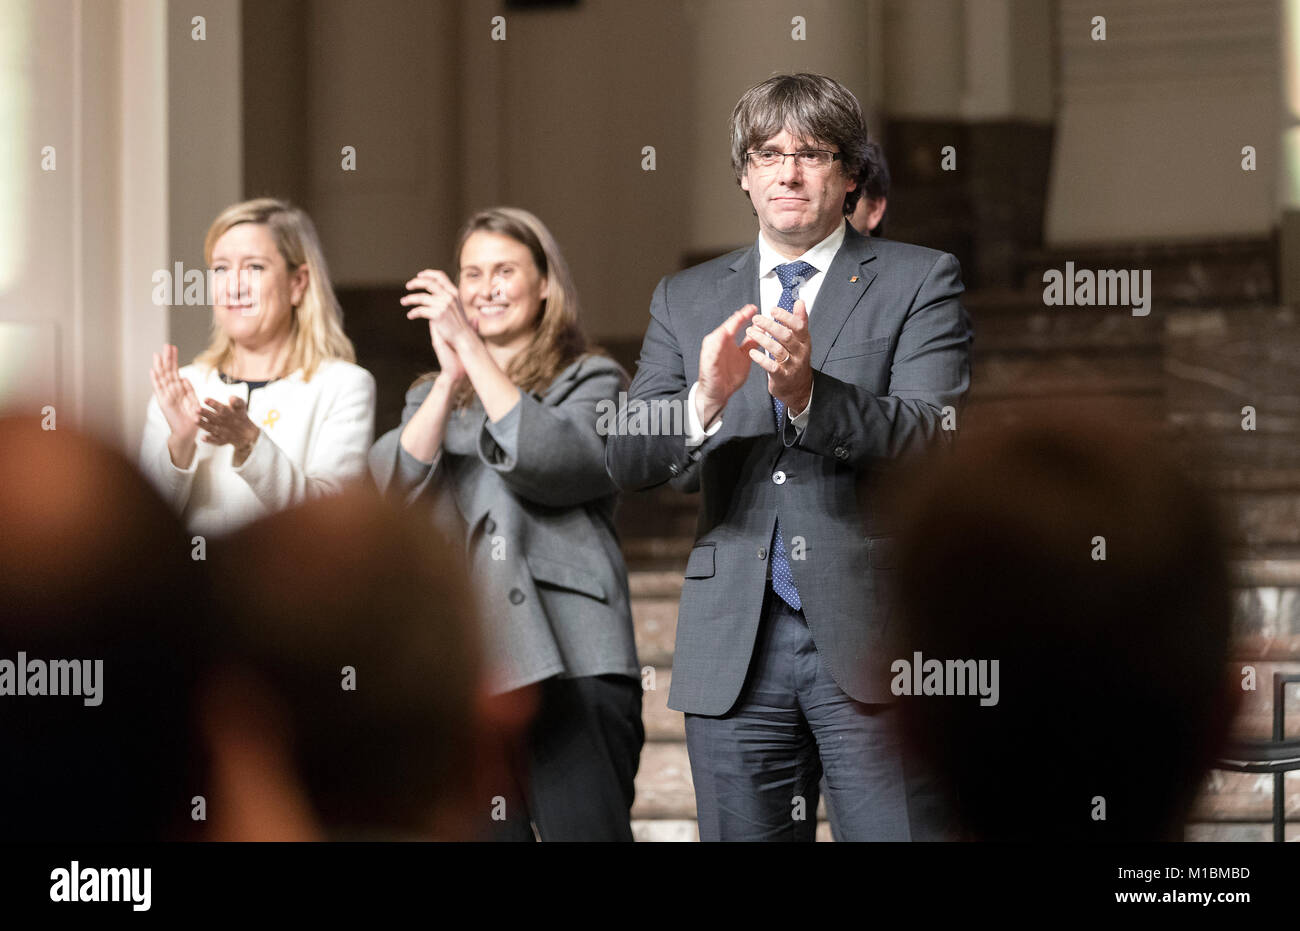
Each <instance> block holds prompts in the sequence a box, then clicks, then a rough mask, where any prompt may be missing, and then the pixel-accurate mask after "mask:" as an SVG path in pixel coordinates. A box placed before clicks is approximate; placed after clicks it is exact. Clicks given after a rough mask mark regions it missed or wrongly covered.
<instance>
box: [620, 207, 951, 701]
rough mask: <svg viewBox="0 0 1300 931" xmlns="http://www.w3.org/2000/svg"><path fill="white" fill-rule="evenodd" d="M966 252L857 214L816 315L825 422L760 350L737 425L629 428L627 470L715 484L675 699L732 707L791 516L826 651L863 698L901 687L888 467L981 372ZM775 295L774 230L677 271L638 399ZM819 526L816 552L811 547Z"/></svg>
mask: <svg viewBox="0 0 1300 931" xmlns="http://www.w3.org/2000/svg"><path fill="white" fill-rule="evenodd" d="M962 290H963V289H962V284H961V278H960V267H959V265H958V263H957V260H956V259H954V258H953V257H952V256H951V255H948V254H946V253H941V252H936V251H935V250H933V249H924V248H921V247H919V246H912V245H906V244H904V243H898V242H892V241H889V240H879V239H868V238H866V237H864V236H862V235H860V234H859V233H857V231H855V230H854V229H853V227H852V226H850V227H848V230H847V232H846V234H845V239H844V244H843V245H842V246H841V247H840V250H839V252H837V253H836V254H835V257H834V259H833V260H832V261H831V264H830V267H829V268H828V269H827V270H826V278H825V279H824V280H823V282H822V284H821V290H820V291H818V294H817V300H816V302H815V303H814V305H813V310H812V314H811V317H810V320H809V329H810V330H811V334H812V365H813V370H814V371H813V396H812V408H811V411H810V414H809V421H808V426H807V429H806V430H804V432H803V433H802V434H799V433H798V432H797V431H796V430H795V428H794V426H793V425H791V424H790V423H789V419H788V418H787V419H786V424H785V430H784V435H782V434H779V433H778V432H777V428H776V418H775V415H774V414H773V411H772V402H771V396H770V395H769V394H768V393H767V374H766V373H765V372H764V371H763V370H762V369H761V368H759V367H758V366H757V365H755V366H753V368H752V370H751V372H750V374H749V379H748V381H746V382H745V384H744V385H743V386H742V387H741V389H740V390H739V391H738V392H737V393H736V394H735V395H733V396H732V398H731V399H730V400H729V401H728V403H727V406H726V408H725V409H724V411H723V413H722V427H721V429H720V430H718V432H717V433H716V434H714V435H713V436H712V437H709V438H708V439H706V440H705V441H704V442H703V443H702V444H701V445H700V446H698V447H695V448H694V449H689V448H688V447H687V446H686V444H685V441H684V438H683V437H682V436H681V435H676V436H666V435H662V433H661V434H660V435H653V434H652V435H648V436H647V435H635V436H634V435H622V434H620V435H616V436H611V437H610V440H609V443H608V445H607V446H606V451H605V454H606V465H607V467H608V469H609V472H610V475H611V476H612V477H613V479H614V481H615V482H617V483H618V485H619V487H621V488H623V489H625V490H635V489H641V488H649V487H652V486H655V485H659V484H662V483H663V482H670V483H672V484H673V485H674V486H675V487H678V488H680V489H682V490H686V491H698V492H700V494H701V497H702V500H701V507H700V516H699V523H698V526H697V529H696V540H695V545H694V548H693V549H692V550H691V553H690V557H689V559H688V561H687V565H686V573H685V576H686V577H685V580H684V582H683V585H682V597H681V604H680V607H679V609H678V619H677V647H676V653H675V655H674V659H673V676H672V686H671V688H670V691H669V696H668V706H669V707H670V708H673V709H675V710H678V711H687V712H692V713H696V714H705V715H720V714H724V713H726V712H727V711H728V709H730V708H731V706H732V705H733V704H734V703H735V701H736V698H737V697H738V696H739V694H740V691H741V687H742V686H743V684H744V681H745V674H746V672H747V670H748V668H749V662H750V658H751V655H752V653H753V650H754V643H755V640H756V637H757V634H758V626H759V621H760V614H761V611H762V606H763V595H764V591H765V587H766V586H765V579H766V578H767V575H768V573H769V567H768V562H769V555H770V554H769V552H768V549H769V546H770V543H771V540H772V531H773V528H774V525H775V522H776V518H777V515H778V514H779V515H780V518H781V527H782V530H783V532H784V535H785V538H786V541H787V551H788V552H789V553H790V555H791V560H790V565H791V569H792V571H793V573H794V578H795V583H796V584H797V586H798V588H799V595H800V597H801V599H802V601H803V612H804V616H805V618H806V620H807V622H808V627H809V630H810V631H811V633H812V636H813V640H814V642H815V643H816V645H817V650H818V652H819V654H820V655H821V657H822V658H823V660H824V661H825V662H826V664H827V666H828V668H829V670H830V672H831V675H832V676H833V677H834V678H835V681H836V682H837V683H838V684H839V686H840V687H841V688H842V689H843V690H844V691H845V692H846V693H848V694H849V695H850V696H852V697H853V698H855V699H857V700H858V701H863V702H883V701H891V700H892V699H893V696H892V694H891V693H890V690H889V682H890V673H889V664H890V662H892V660H893V659H895V658H897V657H894V656H891V655H890V652H891V648H890V647H889V646H888V645H887V643H886V634H887V633H888V627H889V615H890V600H889V598H888V579H889V570H890V567H891V566H892V565H893V559H892V555H891V549H892V533H891V530H892V528H891V527H889V526H888V525H887V519H886V518H884V516H883V515H882V514H881V513H880V510H879V502H878V500H877V498H878V495H877V491H878V489H879V487H880V485H879V480H880V478H881V475H882V472H883V471H884V470H886V469H887V468H889V467H890V466H891V465H894V464H897V463H900V462H902V461H905V460H906V459H907V458H908V457H911V456H914V455H916V454H918V453H920V452H922V451H923V450H925V449H926V448H927V447H930V446H931V445H932V444H934V443H935V442H936V441H938V442H945V441H946V440H948V439H949V438H950V437H951V433H950V432H948V431H945V430H943V429H942V418H943V413H942V409H943V408H944V407H945V406H947V405H952V406H953V407H954V408H957V407H958V406H959V405H960V403H961V401H962V398H963V396H964V395H965V393H966V390H967V388H968V386H969V384H970V364H969V345H970V340H971V336H972V331H971V329H970V323H969V318H968V317H967V315H966V311H965V310H964V309H963V308H962V306H961V304H960V302H959V301H958V295H960V294H961V292H962ZM758 303H759V288H758V248H757V244H755V245H754V246H751V247H750V248H748V249H741V250H738V251H736V252H732V253H731V254H729V255H725V256H722V257H721V258H718V259H714V260H713V261H710V262H705V263H704V264H702V265H697V266H695V267H693V268H689V269H686V270H685V271H683V272H680V273H678V274H676V275H672V276H670V277H667V278H665V279H663V280H662V281H660V282H659V285H658V287H657V288H656V289H655V292H654V297H653V298H652V300H651V303H650V323H649V326H648V328H647V330H646V335H645V341H644V343H643V344H642V347H641V358H640V361H639V362H638V365H637V372H636V378H635V379H634V380H633V382H632V387H631V389H630V390H629V392H628V397H629V399H630V400H632V401H635V400H637V399H652V398H658V399H670V400H675V401H678V402H680V403H681V404H685V403H686V398H687V394H688V391H689V389H690V386H691V384H692V383H693V382H694V381H695V380H696V378H697V377H698V368H699V356H700V343H701V341H702V340H703V339H704V337H705V335H706V334H708V333H709V332H710V331H711V330H713V329H715V328H716V327H717V326H718V325H720V324H721V323H722V322H723V321H724V320H725V319H726V318H727V316H728V315H729V314H732V313H734V312H735V311H736V310H738V309H739V308H741V307H743V306H745V305H746V304H758ZM800 539H801V540H802V550H801V551H802V555H803V558H802V559H800V558H798V555H799V554H798V552H796V546H798V545H799V542H800Z"/></svg>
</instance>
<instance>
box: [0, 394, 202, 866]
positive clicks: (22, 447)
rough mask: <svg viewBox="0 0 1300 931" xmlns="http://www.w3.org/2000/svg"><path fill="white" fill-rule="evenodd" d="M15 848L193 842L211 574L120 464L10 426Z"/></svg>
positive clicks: (3, 683)
mask: <svg viewBox="0 0 1300 931" xmlns="http://www.w3.org/2000/svg"><path fill="white" fill-rule="evenodd" d="M0 526H3V528H4V532H3V533H0V800H3V801H2V803H0V840H3V841H15V840H25V841H129V840H161V839H180V838H182V837H186V836H191V835H192V834H193V828H194V822H193V821H192V820H191V818H190V813H191V799H192V797H193V796H194V795H195V794H196V791H197V787H198V786H199V779H198V778H197V766H198V765H199V757H198V755H197V753H196V752H195V749H196V748H195V746H194V745H193V743H192V740H191V735H192V734H193V732H194V729H193V727H192V723H193V721H194V715H193V710H194V705H193V696H194V684H195V682H196V679H197V668H198V664H199V661H200V657H201V656H202V654H203V647H202V639H201V634H202V631H203V628H204V619H203V606H204V605H205V604H206V600H207V599H206V597H205V594H204V590H203V587H202V576H201V573H200V570H201V567H202V563H200V562H197V561H196V560H194V559H193V558H192V555H191V550H192V546H191V544H190V540H189V538H188V536H187V535H186V534H185V533H184V532H183V531H182V528H181V525H180V523H179V521H178V520H177V518H176V517H175V516H174V515H173V514H172V512H171V510H170V509H169V508H168V507H167V506H166V505H165V504H164V503H163V502H162V500H161V499H160V498H159V497H158V496H157V495H156V494H155V492H154V491H153V489H152V488H151V487H150V486H149V485H148V483H147V482H146V481H145V479H144V478H143V477H142V476H141V475H139V474H138V473H137V472H136V471H135V469H134V468H133V467H132V466H131V465H130V464H129V463H128V462H127V461H126V460H125V459H124V458H123V457H122V456H121V455H119V454H118V453H116V452H114V451H112V450H110V449H108V448H106V447H104V446H102V445H100V444H99V443H97V442H95V441H93V440H90V439H88V438H86V437H84V436H81V435H79V434H77V433H76V432H75V431H72V430H69V429H67V428H60V429H57V430H43V429H42V428H41V422H40V421H39V420H36V419H32V418H6V419H2V420H0Z"/></svg>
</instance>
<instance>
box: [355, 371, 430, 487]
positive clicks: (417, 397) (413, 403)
mask: <svg viewBox="0 0 1300 931" xmlns="http://www.w3.org/2000/svg"><path fill="white" fill-rule="evenodd" d="M432 388H433V382H432V381H426V382H422V383H421V384H418V385H416V386H415V387H413V388H411V389H410V390H409V391H407V392H406V406H405V407H403V408H402V422H401V423H400V424H399V425H398V426H396V427H394V428H393V429H391V430H389V431H388V432H387V433H385V434H384V435H383V436H381V437H380V438H379V439H378V440H376V441H375V445H374V446H372V447H370V453H369V456H368V457H367V458H368V460H369V465H370V477H371V478H372V479H373V480H374V483H375V487H376V488H378V489H379V493H380V494H382V495H385V496H388V497H390V498H392V499H393V500H394V501H397V502H399V503H401V504H404V505H410V504H412V503H414V502H415V501H416V500H417V499H418V498H419V497H420V495H422V494H424V492H425V491H426V490H428V488H429V486H430V485H431V484H432V483H433V482H434V481H435V480H436V477H437V476H438V475H439V474H441V473H440V470H439V469H438V463H439V461H440V460H441V458H442V451H441V450H439V451H438V452H437V453H435V454H434V457H433V462H421V461H420V460H419V459H416V458H415V457H414V456H412V455H411V454H410V453H408V452H407V451H406V450H405V449H404V448H403V447H402V430H404V429H405V428H406V424H407V423H408V422H409V421H410V419H411V418H412V417H414V416H415V412H416V411H418V410H419V409H420V405H421V404H422V403H423V402H424V399H425V398H426V397H427V396H428V394H429V392H430V390H432Z"/></svg>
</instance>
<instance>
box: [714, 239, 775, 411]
mask: <svg viewBox="0 0 1300 931" xmlns="http://www.w3.org/2000/svg"><path fill="white" fill-rule="evenodd" d="M720 303H721V305H722V307H723V308H725V311H726V316H730V315H731V314H733V313H735V312H736V311H738V310H740V308H742V307H744V306H745V305H746V304H753V305H754V306H755V307H758V308H760V309H761V304H760V303H759V291H758V243H757V242H756V243H755V244H754V245H753V246H751V247H750V248H749V249H748V250H747V251H746V252H744V253H743V254H742V255H741V256H740V257H739V258H738V259H736V261H735V262H733V263H732V264H731V275H730V277H728V278H726V279H724V280H723V282H722V294H721V297H720ZM726 316H724V317H723V319H726ZM720 323H722V320H719V321H718V323H717V324H714V326H717V325H718V324H720ZM741 338H742V340H743V338H744V337H743V336H742V337H741ZM737 401H739V402H740V403H738V404H737V403H736V402H737ZM723 416H724V418H726V419H727V420H733V418H734V420H733V422H732V423H729V424H728V425H727V428H726V429H727V432H729V433H736V434H741V435H744V434H749V433H755V432H761V431H763V430H765V429H771V430H773V431H775V430H776V415H775V414H773V412H772V402H771V400H770V395H768V393H767V373H766V372H764V371H763V370H762V369H761V368H759V367H758V366H757V365H754V364H753V363H750V372H749V377H748V378H747V379H745V383H744V384H743V385H741V386H740V390H739V391H737V392H736V395H735V397H733V398H732V399H731V401H730V402H728V404H727V410H726V413H725V414H724V415H723ZM733 427H734V429H733Z"/></svg>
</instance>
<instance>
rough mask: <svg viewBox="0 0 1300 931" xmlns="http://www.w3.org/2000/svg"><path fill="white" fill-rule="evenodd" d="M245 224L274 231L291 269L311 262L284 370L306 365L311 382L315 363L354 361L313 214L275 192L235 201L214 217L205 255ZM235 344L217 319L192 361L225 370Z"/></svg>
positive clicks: (296, 309)
mask: <svg viewBox="0 0 1300 931" xmlns="http://www.w3.org/2000/svg"><path fill="white" fill-rule="evenodd" d="M241 223H261V224H263V225H264V226H266V228H267V230H269V231H270V233H271V238H272V239H273V240H274V241H275V246H276V248H277V249H278V250H279V251H280V255H281V256H283V257H284V261H285V263H286V264H287V265H288V266H289V271H290V272H292V271H294V270H295V269H297V268H298V267H300V266H302V265H306V266H307V290H306V291H305V292H304V293H303V296H302V300H301V301H300V302H299V303H298V305H297V306H296V307H294V308H293V312H292V321H291V323H290V326H291V328H292V329H291V330H290V335H289V341H290V348H289V356H288V358H287V359H286V360H285V368H284V371H283V372H282V373H281V374H282V375H287V374H289V373H290V372H295V371H297V370H298V369H302V374H303V380H304V381H310V380H311V377H312V375H314V374H315V373H316V369H317V367H318V366H319V365H320V364H321V363H322V362H324V361H325V360H327V359H341V360H343V361H344V362H355V361H356V360H357V354H356V351H355V350H354V349H353V348H352V341H351V340H350V339H348V338H347V336H346V335H345V334H344V332H343V309H342V308H341V307H340V306H339V301H338V298H337V297H335V296H334V288H333V287H332V286H331V285H330V273H329V267H328V266H327V265H326V264H325V254H324V253H323V252H322V251H321V247H320V237H319V236H317V235H316V227H315V226H314V225H313V224H312V222H311V218H310V217H308V216H307V214H305V213H304V212H303V211H301V210H299V209H298V208H297V207H295V206H293V205H292V204H290V203H287V202H286V201H282V200H276V199H275V198H273V197H259V198H257V199H255V200H246V201H244V202H243V203H239V204H232V205H231V206H229V207H227V208H226V209H225V210H223V211H221V213H220V215H219V216H218V217H217V218H216V219H215V220H213V221H212V226H210V227H209V228H208V235H207V236H206V237H204V240H203V259H204V261H206V262H207V263H208V265H209V266H210V265H211V264H212V250H213V248H214V247H215V246H216V244H217V240H218V239H220V238H221V237H222V236H224V235H225V234H226V231H227V230H229V229H230V228H231V227H234V226H238V225H239V224H241ZM233 352H234V344H233V342H232V341H231V339H230V337H229V336H227V335H226V333H225V331H224V330H222V329H221V327H219V326H217V324H216V321H215V320H214V321H213V326H212V341H211V342H210V343H209V344H208V348H207V349H205V350H203V352H201V353H199V355H198V356H197V357H196V358H195V360H194V364H195V365H198V366H202V367H206V368H215V369H218V370H224V369H225V368H226V367H227V366H229V364H230V361H231V356H232V354H233Z"/></svg>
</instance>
